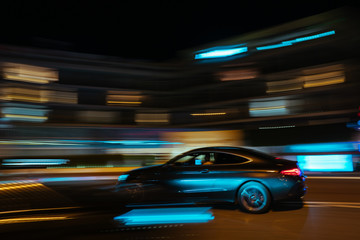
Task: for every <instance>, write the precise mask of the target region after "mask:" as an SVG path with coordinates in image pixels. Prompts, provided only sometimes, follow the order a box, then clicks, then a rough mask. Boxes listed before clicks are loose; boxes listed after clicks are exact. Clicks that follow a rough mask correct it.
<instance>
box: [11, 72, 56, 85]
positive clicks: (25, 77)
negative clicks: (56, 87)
mask: <svg viewBox="0 0 360 240" xmlns="http://www.w3.org/2000/svg"><path fill="white" fill-rule="evenodd" d="M4 78H5V79H6V80H15V81H22V82H31V83H40V84H47V83H49V82H50V81H56V80H52V79H47V78H45V79H43V78H37V77H30V76H28V75H23V74H19V75H17V74H10V73H4Z"/></svg>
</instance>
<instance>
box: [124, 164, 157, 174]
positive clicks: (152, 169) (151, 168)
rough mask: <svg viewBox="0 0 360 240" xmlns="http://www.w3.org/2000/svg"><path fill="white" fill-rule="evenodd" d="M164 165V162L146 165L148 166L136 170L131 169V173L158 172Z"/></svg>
mask: <svg viewBox="0 0 360 240" xmlns="http://www.w3.org/2000/svg"><path fill="white" fill-rule="evenodd" d="M162 166H164V164H160V165H153V166H146V167H142V168H137V169H134V170H132V171H130V172H129V173H130V174H140V173H141V174H143V173H152V172H157V171H158V170H159V169H160V168H161V167H162Z"/></svg>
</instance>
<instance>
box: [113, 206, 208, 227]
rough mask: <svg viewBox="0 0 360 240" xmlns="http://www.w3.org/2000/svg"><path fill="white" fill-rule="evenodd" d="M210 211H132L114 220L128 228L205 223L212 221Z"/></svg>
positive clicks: (198, 208) (193, 209)
mask: <svg viewBox="0 0 360 240" xmlns="http://www.w3.org/2000/svg"><path fill="white" fill-rule="evenodd" d="M210 209H211V208H210V207H192V208H151V209H134V210H131V211H130V212H127V213H125V214H122V215H120V216H117V217H114V220H115V221H119V222H123V223H125V225H128V226H136V225H154V224H175V223H206V222H209V221H210V220H213V219H214V216H213V215H212V213H211V212H210V211H209V210H210Z"/></svg>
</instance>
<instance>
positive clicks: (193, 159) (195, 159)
mask: <svg viewBox="0 0 360 240" xmlns="http://www.w3.org/2000/svg"><path fill="white" fill-rule="evenodd" d="M205 157H206V155H205V154H199V153H194V154H189V155H185V156H182V157H180V158H179V159H177V160H176V161H175V162H174V165H175V166H195V165H196V166H198V165H202V163H203V162H204V160H205Z"/></svg>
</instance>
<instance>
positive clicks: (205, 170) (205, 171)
mask: <svg viewBox="0 0 360 240" xmlns="http://www.w3.org/2000/svg"><path fill="white" fill-rule="evenodd" d="M200 172H201V173H208V172H210V171H209V169H203V170H201V171H200Z"/></svg>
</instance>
